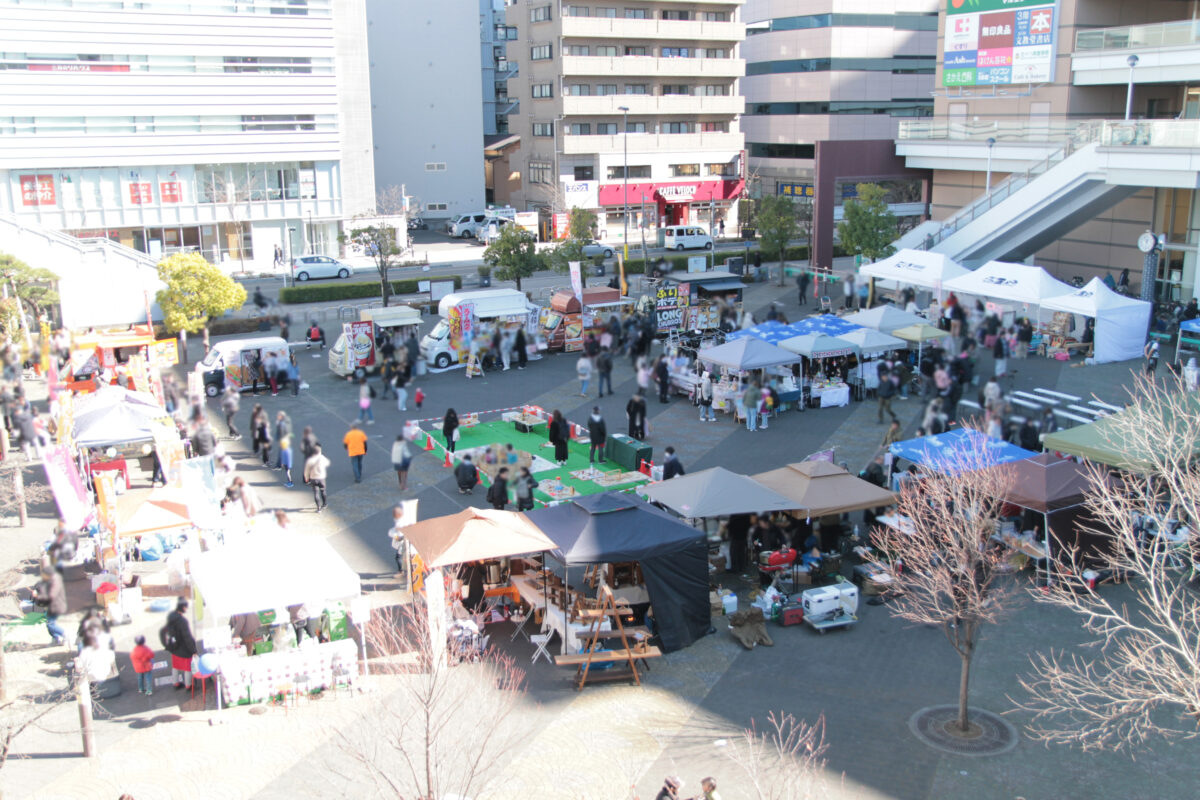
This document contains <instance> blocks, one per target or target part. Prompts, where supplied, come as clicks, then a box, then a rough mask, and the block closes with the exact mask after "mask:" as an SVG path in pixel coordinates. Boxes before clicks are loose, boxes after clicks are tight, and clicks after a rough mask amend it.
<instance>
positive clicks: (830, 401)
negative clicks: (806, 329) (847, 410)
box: [779, 333, 859, 408]
mask: <svg viewBox="0 0 1200 800" xmlns="http://www.w3.org/2000/svg"><path fill="white" fill-rule="evenodd" d="M779 346H780V347H782V348H783V349H785V350H790V351H791V352H793V353H796V354H798V355H801V356H804V357H805V358H807V359H810V360H813V361H818V360H823V359H828V358H843V357H847V356H858V355H859V351H858V347H857V346H856V345H853V344H851V343H850V342H847V341H846V340H845V339H840V338H838V337H836V336H829V335H827V334H824V333H806V334H803V335H801V336H794V337H792V338H791V339H786V340H784V341H783V342H781V343H780V345H779ZM805 372H806V380H805V386H806V388H808V390H809V397H810V398H811V403H812V404H813V405H814V406H819V407H821V408H829V407H831V406H846V405H849V404H850V387H849V386H848V385H847V384H846V383H844V382H843V381H842V380H841V378H840V376H835V375H829V376H827V377H818V375H817V372H818V370H815V369H809V370H805Z"/></svg>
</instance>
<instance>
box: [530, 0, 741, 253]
mask: <svg viewBox="0 0 1200 800" xmlns="http://www.w3.org/2000/svg"><path fill="white" fill-rule="evenodd" d="M743 2H744V0H703V1H702V2H680V0H621V2H619V3H617V2H613V0H592V1H591V2H587V0H582V1H581V2H570V3H568V2H549V0H521V1H520V2H517V3H515V4H513V5H511V6H510V7H509V8H508V24H509V25H510V26H512V27H514V28H516V31H517V34H516V40H514V41H511V42H509V43H508V58H509V60H510V61H514V62H517V63H518V64H519V69H520V77H519V78H518V79H516V80H510V81H509V96H510V97H511V98H512V99H514V100H517V101H519V103H520V111H519V113H518V114H516V115H513V116H511V117H510V118H509V130H510V131H511V132H512V133H514V134H518V135H519V136H520V150H519V151H518V152H517V153H516V154H515V155H514V156H513V158H512V159H511V162H510V163H511V169H512V171H513V172H519V173H520V178H521V179H520V184H519V188H518V189H517V190H516V192H515V194H514V197H513V203H514V205H516V206H517V208H522V209H527V210H532V209H538V210H541V211H543V212H545V214H546V216H547V217H549V215H550V214H551V212H555V213H558V214H559V216H556V217H555V219H556V220H557V221H558V222H559V223H561V221H562V212H564V211H565V210H566V209H569V208H575V207H580V208H587V209H592V210H595V211H596V212H597V215H598V218H599V235H600V236H601V237H603V238H604V239H605V240H606V241H609V242H621V241H622V239H623V237H624V231H625V227H626V221H625V214H624V208H625V198H626V178H627V181H628V202H629V208H630V215H629V223H628V228H629V238H630V241H631V242H633V243H637V242H640V241H641V232H640V231H639V225H643V224H644V225H645V228H646V231H647V238H648V239H649V240H650V241H651V242H653V239H654V230H655V228H657V227H661V226H664V225H669V224H681V223H697V224H700V225H703V226H705V227H709V226H714V225H721V224H723V225H725V226H727V227H730V228H734V229H736V223H737V220H736V198H737V197H738V196H739V195H740V194H741V192H742V189H743V186H744V164H745V158H744V149H743V144H742V134H741V132H740V130H739V128H738V117H739V115H740V114H741V113H742V111H743V109H744V106H745V102H744V100H743V99H742V97H741V96H740V95H739V93H738V86H737V83H738V79H739V78H741V77H742V75H743V74H744V73H745V63H744V62H743V61H742V59H741V57H740V53H739V48H740V46H741V42H742V40H743V38H744V36H745V26H744V25H743V24H742V22H741V21H740V14H739V11H740V8H741V5H742V3H743ZM626 167H628V169H627V170H626ZM559 227H561V224H560V225H559Z"/></svg>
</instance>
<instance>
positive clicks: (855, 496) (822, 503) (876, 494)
mask: <svg viewBox="0 0 1200 800" xmlns="http://www.w3.org/2000/svg"><path fill="white" fill-rule="evenodd" d="M751 477H753V478H754V480H756V481H758V482H759V483H761V484H762V485H763V486H766V487H767V488H768V489H773V490H774V491H776V492H778V493H779V494H781V495H783V496H784V497H787V498H789V499H790V500H792V501H794V502H795V503H796V505H797V506H798V507H800V508H802V509H804V510H805V511H807V512H808V514H809V516H812V517H823V516H826V515H828V514H841V513H843V512H846V511H859V510H861V509H864V508H878V507H879V506H886V505H890V504H891V503H894V502H896V496H895V495H894V494H892V493H891V492H889V491H887V490H885V489H881V488H879V487H878V486H876V485H875V484H873V483H868V482H867V481H864V480H862V479H861V478H858V477H855V476H854V475H851V474H850V473H849V472H847V471H846V470H844V469H842V468H841V467H839V466H837V465H836V464H831V463H830V462H828V461H802V462H800V463H797V464H788V465H787V466H786V467H780V468H779V469H773V470H770V471H769V472H760V473H759V474H757V475H753V476H751Z"/></svg>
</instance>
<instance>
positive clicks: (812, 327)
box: [788, 314, 862, 336]
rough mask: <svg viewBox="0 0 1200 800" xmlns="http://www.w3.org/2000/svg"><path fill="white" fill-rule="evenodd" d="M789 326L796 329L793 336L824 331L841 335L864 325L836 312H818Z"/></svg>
mask: <svg viewBox="0 0 1200 800" xmlns="http://www.w3.org/2000/svg"><path fill="white" fill-rule="evenodd" d="M788 327H790V328H793V329H795V331H796V333H794V334H792V335H793V336H802V335H804V334H806V333H823V334H825V335H826V336H841V335H842V334H843V333H850V332H851V331H856V330H858V329H859V328H861V327H862V325H856V324H855V323H853V322H850V321H849V320H846V319H844V318H843V317H839V316H837V315H836V314H817V315H816V316H813V317H805V318H804V319H800V320H796V321H795V322H793V323H792V324H791V325H789V326H788Z"/></svg>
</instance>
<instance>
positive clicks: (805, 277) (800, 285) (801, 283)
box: [796, 268, 810, 306]
mask: <svg viewBox="0 0 1200 800" xmlns="http://www.w3.org/2000/svg"><path fill="white" fill-rule="evenodd" d="M809 280H810V277H809V274H808V270H806V269H803V268H802V269H801V270H800V274H799V275H797V276H796V291H797V292H798V293H799V295H800V305H802V306H806V305H808V283H809Z"/></svg>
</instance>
